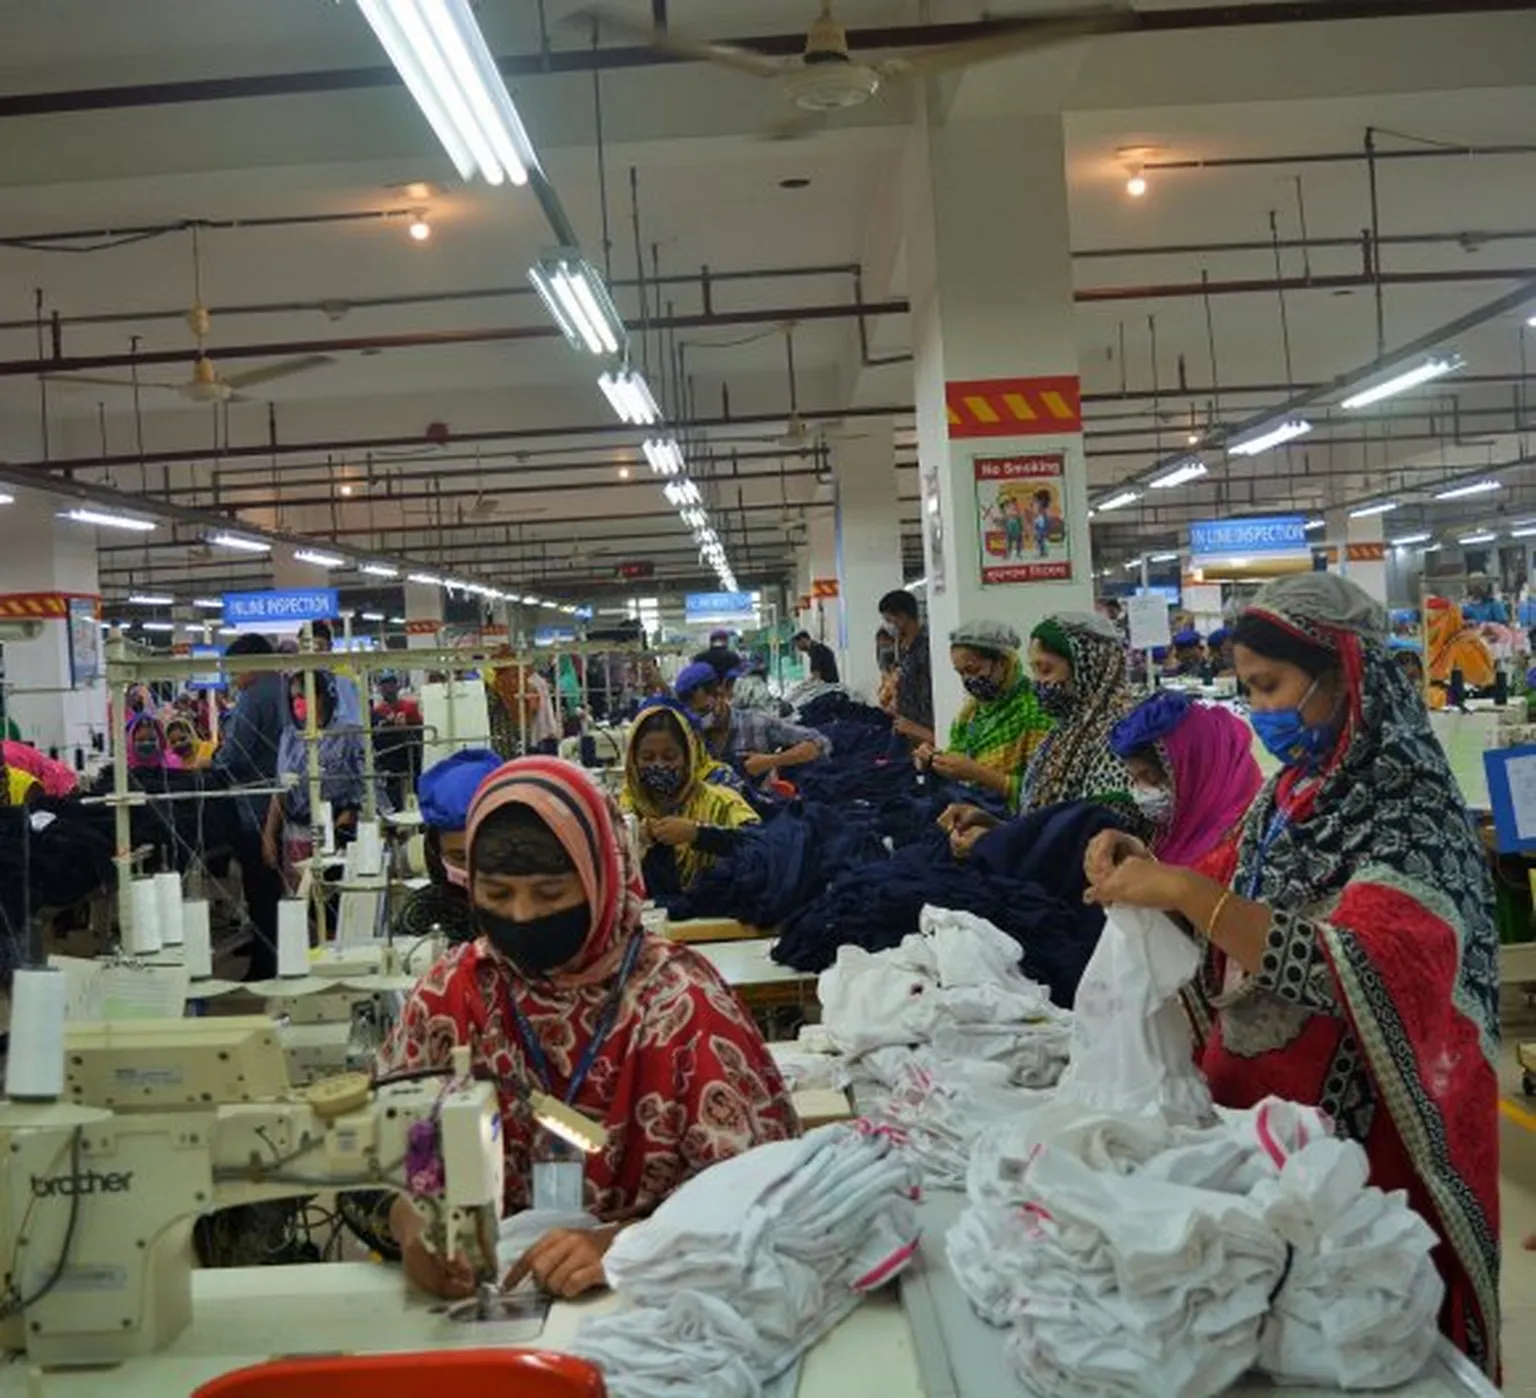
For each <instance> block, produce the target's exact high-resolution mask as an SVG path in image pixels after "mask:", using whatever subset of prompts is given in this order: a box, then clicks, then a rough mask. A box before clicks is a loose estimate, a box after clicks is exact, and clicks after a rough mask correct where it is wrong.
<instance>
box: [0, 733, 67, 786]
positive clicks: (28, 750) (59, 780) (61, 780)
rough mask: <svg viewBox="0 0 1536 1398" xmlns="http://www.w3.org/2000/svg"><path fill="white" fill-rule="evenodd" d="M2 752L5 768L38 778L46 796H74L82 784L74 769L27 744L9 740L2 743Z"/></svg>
mask: <svg viewBox="0 0 1536 1398" xmlns="http://www.w3.org/2000/svg"><path fill="white" fill-rule="evenodd" d="M0 752H3V753H4V756H5V762H4V764H3V765H4V766H6V767H14V768H16V770H17V771H19V772H25V773H27V775H28V776H31V777H36V778H37V781H38V783H39V784H40V785H41V786H42V788H43V795H44V796H51V797H53V798H55V799H56V800H57V799H62V798H63V797H66V796H73V795H74V794H75V788H76V787H78V786H79V784H80V781H79V778H78V777H76V776H75V769H74V768H73V767H67V766H65V765H64V763H62V762H55V761H54V760H53V759H52V758H51V757H49V756H48V755H47V754H46V753H42V752H39V751H38V750H37V749H36V748H34V747H29V746H28V745H27V744H26V743H17V742H13V741H12V740H11V739H9V738H7V739H6V740H5V741H4V742H3V743H0Z"/></svg>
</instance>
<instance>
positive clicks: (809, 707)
mask: <svg viewBox="0 0 1536 1398" xmlns="http://www.w3.org/2000/svg"><path fill="white" fill-rule="evenodd" d="M799 721H800V722H801V723H803V724H804V725H805V726H806V727H807V728H820V729H822V730H823V731H825V730H826V727H827V725H828V724H831V723H842V724H848V725H857V726H859V727H862V728H873V729H875V730H877V731H879V732H882V733H889V732H890V731H891V716H890V715H889V714H888V713H886V712H885V711H884V710H883V709H877V708H874V707H873V706H872V705H869V704H861V703H859V701H858V700H857V699H850V698H849V697H848V695H847V694H845V693H841V692H833V693H830V694H820V695H817V697H816V698H814V699H812V700H811V701H810V702H809V703H807V704H802V705H801V706H800V717H799ZM834 747H835V744H834Z"/></svg>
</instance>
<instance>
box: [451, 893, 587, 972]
mask: <svg viewBox="0 0 1536 1398" xmlns="http://www.w3.org/2000/svg"><path fill="white" fill-rule="evenodd" d="M475 925H476V927H478V928H479V929H480V931H481V932H482V933H483V934H484V935H485V937H486V940H487V941H489V942H490V944H491V945H492V946H493V947H495V948H496V950H497V951H499V952H500V953H501V954H502V955H503V956H504V957H506V958H507V960H508V961H510V962H511V963H512V964H513V965H514V966H515V967H517V969H518V970H519V971H521V972H522V973H523V975H525V976H526V977H528V979H529V980H542V979H543V978H544V977H546V976H547V975H549V973H550V972H551V971H553V970H556V969H557V968H558V967H561V966H564V965H565V963H566V962H567V961H569V960H571V958H572V957H574V956H575V955H576V953H577V952H579V951H580V950H581V947H582V943H583V942H585V941H586V940H587V932H588V931H589V930H590V928H591V926H592V909H591V908H589V907H588V906H587V905H586V904H585V903H578V904H577V905H576V906H575V907H574V908H566V909H565V910H564V911H563V912H558V913H550V914H549V915H548V916H547V917H536V918H530V919H529V920H528V921H526V922H519V921H517V920H516V919H514V918H510V917H500V916H498V915H497V914H496V913H490V912H487V911H486V910H485V909H484V908H481V907H478V906H477V907H476V908H475Z"/></svg>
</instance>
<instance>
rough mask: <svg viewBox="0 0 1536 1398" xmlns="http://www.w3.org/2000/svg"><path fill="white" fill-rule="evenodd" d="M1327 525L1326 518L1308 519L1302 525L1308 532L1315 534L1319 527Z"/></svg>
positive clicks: (1322, 527) (1324, 527) (1323, 527)
mask: <svg viewBox="0 0 1536 1398" xmlns="http://www.w3.org/2000/svg"><path fill="white" fill-rule="evenodd" d="M1327 527H1328V521H1327V520H1326V519H1309V520H1308V521H1307V522H1306V523H1305V524H1304V525H1303V526H1302V528H1303V529H1305V530H1306V531H1307V533H1308V534H1315V533H1316V532H1317V531H1318V530H1319V529H1326V528H1327Z"/></svg>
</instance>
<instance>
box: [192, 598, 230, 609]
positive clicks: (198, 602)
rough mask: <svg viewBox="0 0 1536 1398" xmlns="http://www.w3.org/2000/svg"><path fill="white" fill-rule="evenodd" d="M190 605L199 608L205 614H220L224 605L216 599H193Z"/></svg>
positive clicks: (220, 600)
mask: <svg viewBox="0 0 1536 1398" xmlns="http://www.w3.org/2000/svg"><path fill="white" fill-rule="evenodd" d="M192 605H193V606H194V607H201V608H202V609H203V610H204V611H205V612H222V611H223V610H224V603H223V601H222V599H220V598H218V597H194V598H193V599H192Z"/></svg>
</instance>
